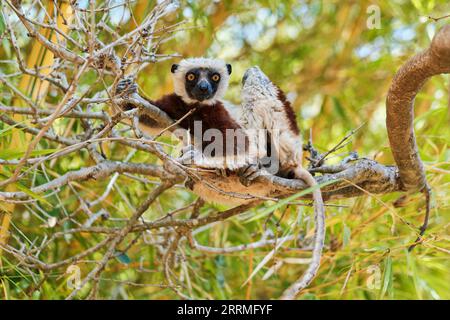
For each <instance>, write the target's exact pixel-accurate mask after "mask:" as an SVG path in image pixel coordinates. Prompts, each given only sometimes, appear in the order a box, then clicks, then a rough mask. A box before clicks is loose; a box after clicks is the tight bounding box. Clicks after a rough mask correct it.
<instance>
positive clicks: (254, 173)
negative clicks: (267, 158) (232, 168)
mask: <svg viewBox="0 0 450 320" xmlns="http://www.w3.org/2000/svg"><path fill="white" fill-rule="evenodd" d="M237 174H238V176H239V181H240V182H241V183H242V184H243V185H244V186H246V187H248V186H250V185H251V184H252V182H253V180H255V179H256V178H258V177H259V176H260V175H261V171H260V168H259V165H258V164H250V165H248V166H246V167H243V168H241V169H239V170H238V172H237Z"/></svg>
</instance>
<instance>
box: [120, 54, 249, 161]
mask: <svg viewBox="0 0 450 320" xmlns="http://www.w3.org/2000/svg"><path fill="white" fill-rule="evenodd" d="M231 72H232V67H231V65H230V64H226V63H225V62H224V61H222V60H218V59H207V58H190V59H184V60H181V61H180V62H179V63H178V64H173V65H172V67H171V73H172V78H173V85H174V92H173V93H171V94H167V95H164V96H163V97H161V98H160V99H158V100H149V99H146V98H144V99H146V100H147V101H148V102H150V103H151V104H153V105H154V106H156V107H158V108H160V109H161V110H163V111H164V112H165V113H167V115H168V116H169V117H170V118H172V119H173V120H174V121H177V120H180V119H182V118H183V117H184V116H186V114H187V113H188V112H190V111H192V109H195V111H194V112H193V113H191V114H190V115H189V116H187V117H185V118H183V120H181V121H180V123H179V126H181V127H182V128H184V129H186V130H189V132H190V134H191V135H192V136H193V139H194V141H193V142H196V141H197V142H200V145H197V146H199V147H200V148H202V149H204V148H206V147H207V146H208V145H210V144H211V143H212V142H214V141H215V137H210V138H211V139H210V141H205V139H203V137H204V134H205V132H206V131H207V130H209V129H217V130H219V131H220V133H221V136H222V137H223V141H222V146H223V150H222V152H220V150H215V152H216V153H217V154H213V156H212V157H209V158H202V160H203V161H202V162H201V163H197V164H198V165H200V166H202V167H206V168H228V169H237V167H235V166H233V164H234V161H229V162H226V160H225V158H226V157H229V158H232V157H234V156H236V155H237V154H244V150H243V147H245V142H244V146H243V145H242V144H239V143H233V146H232V147H233V150H229V149H231V148H228V147H227V141H226V134H227V132H226V130H230V131H234V132H236V133H237V137H236V140H238V141H239V139H241V140H244V141H245V139H246V138H245V135H244V134H243V132H242V131H240V130H239V129H241V127H240V125H239V124H238V122H237V117H236V116H235V113H236V112H237V111H236V110H235V109H234V106H233V105H231V104H230V103H228V102H226V101H224V100H222V97H223V95H224V94H225V92H226V90H227V88H228V82H229V77H230V74H231ZM125 91H126V93H127V94H131V93H133V92H136V91H137V86H136V84H134V83H133V82H132V80H131V79H128V78H127V79H123V80H121V81H120V82H119V83H118V85H117V87H116V94H120V93H124V92H125ZM121 107H122V108H123V109H124V110H130V109H133V108H135V105H133V104H131V103H127V104H125V105H123V106H121ZM196 121H198V122H199V123H201V130H196V128H195V122H196ZM139 123H140V125H141V126H142V129H143V130H144V131H146V132H149V133H152V134H153V133H156V132H158V131H160V130H161V129H163V128H162V127H161V126H160V125H159V124H158V123H157V122H156V121H155V120H154V119H152V118H151V117H150V116H148V115H147V114H145V113H141V114H140V115H139ZM194 135H196V136H194ZM213 138H214V139H213ZM233 142H236V141H233ZM228 145H230V144H228ZM219 153H220V154H219Z"/></svg>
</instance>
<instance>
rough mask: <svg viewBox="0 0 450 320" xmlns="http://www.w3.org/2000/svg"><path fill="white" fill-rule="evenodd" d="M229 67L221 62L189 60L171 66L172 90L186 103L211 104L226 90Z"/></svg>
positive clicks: (203, 59)
mask: <svg viewBox="0 0 450 320" xmlns="http://www.w3.org/2000/svg"><path fill="white" fill-rule="evenodd" d="M230 74H231V65H230V64H226V63H225V62H224V61H222V60H218V59H207V58H190V59H184V60H181V61H180V63H178V64H174V65H172V76H173V85H174V90H175V93H176V94H177V95H179V96H180V97H181V98H182V99H183V100H184V102H186V103H196V102H201V103H204V104H213V103H215V102H216V101H217V100H218V99H220V98H222V97H223V95H224V94H225V91H226V90H227V88H228V81H229V79H230Z"/></svg>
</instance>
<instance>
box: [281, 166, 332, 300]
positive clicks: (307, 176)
mask: <svg viewBox="0 0 450 320" xmlns="http://www.w3.org/2000/svg"><path fill="white" fill-rule="evenodd" d="M295 176H296V177H297V178H299V179H302V180H303V181H305V183H306V184H307V185H308V186H309V187H315V186H317V182H316V180H315V179H314V177H313V176H312V175H311V173H309V172H308V171H307V170H306V169H304V168H303V167H298V168H297V169H296V170H295ZM312 195H313V200H314V222H315V224H316V226H315V230H314V247H313V251H312V260H311V262H310V264H309V266H308V269H307V270H306V271H305V273H304V274H303V275H302V276H301V277H300V278H299V279H298V280H297V281H296V282H294V283H293V284H292V285H291V286H290V287H289V288H287V289H286V290H285V291H284V292H283V295H282V296H281V299H282V300H292V299H294V298H295V297H296V296H297V294H298V293H299V292H300V291H301V290H303V289H304V288H305V287H307V286H308V285H309V284H310V283H311V281H312V280H313V279H314V277H315V275H316V273H317V270H319V266H320V258H321V257H322V248H323V244H324V240H325V206H324V204H323V199H322V192H321V191H320V189H319V188H315V189H314V190H313V193H312Z"/></svg>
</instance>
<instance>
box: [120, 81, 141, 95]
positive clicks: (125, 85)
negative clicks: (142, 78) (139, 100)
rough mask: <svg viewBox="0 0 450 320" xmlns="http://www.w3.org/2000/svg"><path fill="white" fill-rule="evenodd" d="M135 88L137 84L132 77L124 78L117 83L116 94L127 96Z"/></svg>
mask: <svg viewBox="0 0 450 320" xmlns="http://www.w3.org/2000/svg"><path fill="white" fill-rule="evenodd" d="M137 89H138V86H137V84H136V83H135V82H134V80H133V79H132V78H124V79H122V80H120V81H119V82H118V83H117V86H116V94H120V95H123V96H128V95H130V94H133V93H136V92H137Z"/></svg>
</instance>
